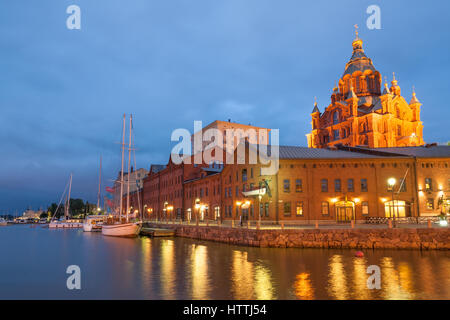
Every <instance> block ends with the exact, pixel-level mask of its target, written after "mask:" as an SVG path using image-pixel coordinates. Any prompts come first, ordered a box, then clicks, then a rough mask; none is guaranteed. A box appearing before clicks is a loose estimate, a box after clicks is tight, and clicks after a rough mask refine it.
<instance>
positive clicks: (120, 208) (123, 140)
mask: <svg viewBox="0 0 450 320" xmlns="http://www.w3.org/2000/svg"><path fill="white" fill-rule="evenodd" d="M125 117H126V115H125V114H123V124H122V169H121V170H120V207H119V217H120V219H121V220H122V206H123V199H122V197H123V159H124V153H125Z"/></svg>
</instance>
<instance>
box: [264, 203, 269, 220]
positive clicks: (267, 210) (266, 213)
mask: <svg viewBox="0 0 450 320" xmlns="http://www.w3.org/2000/svg"><path fill="white" fill-rule="evenodd" d="M264 213H265V215H266V217H268V216H269V203H268V202H266V203H265V204H264Z"/></svg>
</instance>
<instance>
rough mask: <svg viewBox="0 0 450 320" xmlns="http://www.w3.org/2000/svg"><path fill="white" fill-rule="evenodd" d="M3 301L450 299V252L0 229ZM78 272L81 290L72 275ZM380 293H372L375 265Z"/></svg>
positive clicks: (32, 228) (34, 227)
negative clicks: (358, 250)
mask: <svg viewBox="0 0 450 320" xmlns="http://www.w3.org/2000/svg"><path fill="white" fill-rule="evenodd" d="M0 252H1V255H0V299H450V253H449V252H448V251H417V250H366V251H364V257H362V258H361V257H356V256H355V250H347V249H345V250H344V249H343V250H335V249H333V250H332V249H294V248H290V249H276V248H253V247H239V246H232V245H228V244H222V243H215V242H204V241H198V240H191V239H185V238H148V237H138V238H134V239H129V238H114V237H105V236H102V234H101V233H84V232H83V231H82V229H64V230H62V229H48V228H43V227H42V226H39V225H13V226H5V227H0ZM71 265H76V266H79V268H80V271H81V289H79V290H77V289H74V290H69V289H68V288H67V279H68V277H70V276H71V274H68V273H66V271H67V268H68V267H69V266H71ZM372 265H375V266H378V267H379V268H380V271H381V272H380V276H381V277H380V281H381V282H380V283H381V288H380V289H369V288H368V287H367V279H368V277H369V276H370V274H368V273H367V268H368V267H369V266H372Z"/></svg>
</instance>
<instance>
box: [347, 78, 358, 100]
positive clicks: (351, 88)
mask: <svg viewBox="0 0 450 320" xmlns="http://www.w3.org/2000/svg"><path fill="white" fill-rule="evenodd" d="M350 98H355V99H358V97H357V96H356V94H355V91H354V90H353V82H352V81H350V91H349V92H348V95H347V99H350Z"/></svg>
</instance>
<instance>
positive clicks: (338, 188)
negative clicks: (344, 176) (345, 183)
mask: <svg viewBox="0 0 450 320" xmlns="http://www.w3.org/2000/svg"><path fill="white" fill-rule="evenodd" d="M334 192H341V179H335V180H334Z"/></svg>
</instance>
